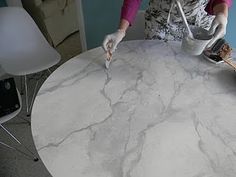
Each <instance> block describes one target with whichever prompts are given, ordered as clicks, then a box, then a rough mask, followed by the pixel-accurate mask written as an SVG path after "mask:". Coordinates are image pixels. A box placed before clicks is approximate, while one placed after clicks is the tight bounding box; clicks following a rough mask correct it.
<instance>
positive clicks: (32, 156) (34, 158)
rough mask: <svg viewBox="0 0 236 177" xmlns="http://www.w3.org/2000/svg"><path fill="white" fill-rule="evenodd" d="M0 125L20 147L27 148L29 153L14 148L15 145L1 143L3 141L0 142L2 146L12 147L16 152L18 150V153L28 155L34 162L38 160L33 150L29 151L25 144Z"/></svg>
mask: <svg viewBox="0 0 236 177" xmlns="http://www.w3.org/2000/svg"><path fill="white" fill-rule="evenodd" d="M0 127H1V128H2V129H3V130H4V131H5V132H6V133H7V134H8V135H9V136H11V137H12V138H13V139H14V140H15V141H16V142H17V143H18V144H20V145H21V146H22V147H24V148H25V150H27V151H28V152H29V153H30V154H26V153H25V152H23V151H21V150H19V149H17V148H15V147H12V146H10V145H8V144H6V143H3V142H0V144H2V145H3V146H5V147H7V148H10V149H14V150H16V151H18V152H20V153H22V154H24V155H26V156H28V157H31V158H32V159H33V160H34V161H35V162H36V161H38V160H39V159H38V158H37V157H36V156H34V153H33V152H31V151H30V150H29V149H28V148H27V147H26V146H25V145H23V144H22V143H21V142H20V141H19V140H18V139H17V138H16V137H15V136H14V135H13V134H11V133H10V132H9V131H8V130H7V129H6V128H5V127H4V126H3V125H2V124H0Z"/></svg>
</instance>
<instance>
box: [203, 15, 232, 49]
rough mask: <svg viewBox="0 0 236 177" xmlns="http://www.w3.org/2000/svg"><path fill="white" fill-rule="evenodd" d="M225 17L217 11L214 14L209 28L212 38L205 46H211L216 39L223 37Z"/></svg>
mask: <svg viewBox="0 0 236 177" xmlns="http://www.w3.org/2000/svg"><path fill="white" fill-rule="evenodd" d="M227 22H228V20H227V17H226V16H225V15H224V14H223V13H219V14H217V15H216V16H215V19H214V20H213V22H212V24H211V28H210V29H209V34H211V35H213V38H212V40H211V41H210V42H209V44H208V45H207V47H208V48H209V47H211V46H212V45H213V44H214V43H215V42H216V41H217V40H218V39H220V38H223V37H224V35H225V34H226V27H227Z"/></svg>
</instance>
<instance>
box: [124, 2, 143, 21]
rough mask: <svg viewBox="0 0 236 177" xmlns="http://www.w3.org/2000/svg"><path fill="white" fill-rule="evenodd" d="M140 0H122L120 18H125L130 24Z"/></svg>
mask: <svg viewBox="0 0 236 177" xmlns="http://www.w3.org/2000/svg"><path fill="white" fill-rule="evenodd" d="M141 1H142V0H124V2H123V6H122V9H121V19H125V20H127V21H128V22H129V24H130V25H131V24H132V23H133V21H134V18H135V16H136V14H137V11H138V9H139V6H140V4H141Z"/></svg>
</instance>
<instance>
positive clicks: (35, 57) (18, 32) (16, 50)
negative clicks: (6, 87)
mask: <svg viewBox="0 0 236 177" xmlns="http://www.w3.org/2000/svg"><path fill="white" fill-rule="evenodd" d="M59 60H60V55H59V54H58V53H57V52H56V50H55V49H54V48H52V47H51V46H50V45H49V44H48V42H47V41H46V39H45V38H44V36H43V35H42V33H41V32H40V30H39V28H38V27H37V25H36V24H35V22H34V21H33V19H32V18H31V17H30V15H29V14H28V13H27V12H26V11H25V10H24V9H23V8H20V7H3V8H0V65H2V68H3V69H4V70H5V71H6V72H7V73H9V74H13V75H26V74H31V73H35V72H39V71H42V70H44V69H47V68H49V67H51V66H52V65H54V64H56V63H57V62H58V61H59Z"/></svg>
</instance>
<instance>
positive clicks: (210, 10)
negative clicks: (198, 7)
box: [205, 0, 232, 15]
mask: <svg viewBox="0 0 236 177" xmlns="http://www.w3.org/2000/svg"><path fill="white" fill-rule="evenodd" d="M221 3H226V4H227V5H228V7H230V6H231V5H232V0H210V1H209V3H208V4H207V6H206V9H205V10H206V12H207V13H208V14H210V15H213V7H214V6H215V5H217V4H221Z"/></svg>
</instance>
